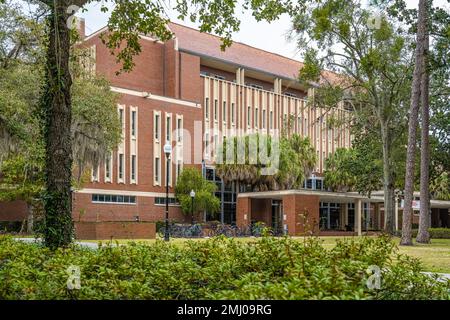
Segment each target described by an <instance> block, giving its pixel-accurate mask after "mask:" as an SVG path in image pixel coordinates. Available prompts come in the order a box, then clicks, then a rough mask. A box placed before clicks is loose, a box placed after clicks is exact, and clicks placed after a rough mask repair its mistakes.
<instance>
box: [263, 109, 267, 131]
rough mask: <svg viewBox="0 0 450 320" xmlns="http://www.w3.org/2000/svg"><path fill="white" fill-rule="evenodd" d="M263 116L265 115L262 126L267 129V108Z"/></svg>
mask: <svg viewBox="0 0 450 320" xmlns="http://www.w3.org/2000/svg"><path fill="white" fill-rule="evenodd" d="M262 117H263V119H262V127H263V129H265V128H266V123H267V119H266V110H263V114H262Z"/></svg>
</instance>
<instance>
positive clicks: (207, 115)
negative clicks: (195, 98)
mask: <svg viewBox="0 0 450 320" xmlns="http://www.w3.org/2000/svg"><path fill="white" fill-rule="evenodd" d="M205 118H206V119H209V98H205Z"/></svg>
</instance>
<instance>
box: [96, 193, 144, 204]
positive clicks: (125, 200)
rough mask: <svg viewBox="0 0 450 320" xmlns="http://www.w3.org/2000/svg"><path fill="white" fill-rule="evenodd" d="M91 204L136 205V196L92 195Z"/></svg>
mask: <svg viewBox="0 0 450 320" xmlns="http://www.w3.org/2000/svg"><path fill="white" fill-rule="evenodd" d="M92 202H94V203H109V204H136V196H125V195H110V194H93V195H92Z"/></svg>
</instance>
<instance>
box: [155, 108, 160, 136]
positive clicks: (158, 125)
mask: <svg viewBox="0 0 450 320" xmlns="http://www.w3.org/2000/svg"><path fill="white" fill-rule="evenodd" d="M160 122H161V118H160V116H159V114H157V115H155V140H159V128H160Z"/></svg>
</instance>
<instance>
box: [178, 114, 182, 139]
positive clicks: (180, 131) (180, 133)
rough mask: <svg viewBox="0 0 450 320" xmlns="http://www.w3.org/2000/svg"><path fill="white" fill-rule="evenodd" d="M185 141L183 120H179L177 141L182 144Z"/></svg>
mask: <svg viewBox="0 0 450 320" xmlns="http://www.w3.org/2000/svg"><path fill="white" fill-rule="evenodd" d="M182 140H183V120H182V119H181V118H179V119H177V141H178V142H181V141H182Z"/></svg>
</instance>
